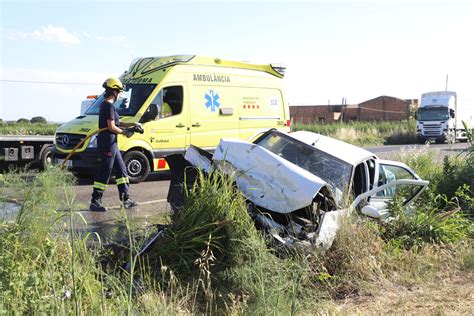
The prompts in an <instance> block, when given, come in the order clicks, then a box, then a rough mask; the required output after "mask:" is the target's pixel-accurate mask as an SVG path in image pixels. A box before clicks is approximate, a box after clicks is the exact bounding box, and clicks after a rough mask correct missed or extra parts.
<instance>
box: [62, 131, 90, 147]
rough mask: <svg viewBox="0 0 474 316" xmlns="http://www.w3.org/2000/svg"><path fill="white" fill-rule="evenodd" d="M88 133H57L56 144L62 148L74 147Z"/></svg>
mask: <svg viewBox="0 0 474 316" xmlns="http://www.w3.org/2000/svg"><path fill="white" fill-rule="evenodd" d="M84 138H86V135H81V134H69V133H57V134H56V146H57V147H59V148H61V149H66V150H68V149H73V148H74V147H76V145H77V144H79V143H80V142H81V141H82V140H83V139H84Z"/></svg>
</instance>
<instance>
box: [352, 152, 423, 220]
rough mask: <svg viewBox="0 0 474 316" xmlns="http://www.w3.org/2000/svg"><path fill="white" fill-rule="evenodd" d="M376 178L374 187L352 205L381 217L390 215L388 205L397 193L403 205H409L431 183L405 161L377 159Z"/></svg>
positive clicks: (365, 212)
mask: <svg viewBox="0 0 474 316" xmlns="http://www.w3.org/2000/svg"><path fill="white" fill-rule="evenodd" d="M375 179H376V183H374V189H372V190H370V191H368V192H366V193H364V194H361V195H359V196H358V197H357V198H356V199H355V200H354V202H353V205H352V206H353V207H358V208H359V209H361V212H362V213H364V214H366V215H369V216H372V217H379V218H385V217H388V215H389V212H388V207H387V205H388V203H389V202H390V201H392V200H393V198H394V197H395V196H396V195H398V196H400V197H401V198H402V201H403V206H404V207H408V205H409V204H410V203H411V202H412V201H413V200H414V199H415V198H416V197H417V196H418V195H420V194H421V192H422V191H423V190H424V189H425V188H426V186H427V185H428V183H429V182H428V181H424V180H421V179H420V177H419V176H418V175H417V174H416V173H415V172H414V171H413V170H411V169H410V168H409V167H408V166H407V165H405V164H404V163H401V162H396V161H389V160H377V161H376V166H375ZM362 204H363V205H362ZM371 214H372V215H371ZM373 215H374V216H373Z"/></svg>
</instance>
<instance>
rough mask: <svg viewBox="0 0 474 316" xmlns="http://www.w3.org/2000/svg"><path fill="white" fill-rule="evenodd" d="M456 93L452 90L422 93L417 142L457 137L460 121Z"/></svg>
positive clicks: (439, 141)
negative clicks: (458, 119)
mask: <svg viewBox="0 0 474 316" xmlns="http://www.w3.org/2000/svg"><path fill="white" fill-rule="evenodd" d="M456 112H457V95H456V92H453V91H436V92H427V93H423V94H422V96H421V100H420V106H419V108H418V113H417V120H416V133H417V138H418V142H419V143H425V142H426V141H430V140H434V141H436V143H444V142H445V141H447V140H448V141H454V140H455V139H456V138H459V136H460V135H458V134H459V133H460V129H461V127H460V126H458V124H460V123H461V122H458V121H457V115H456V114H457V113H456Z"/></svg>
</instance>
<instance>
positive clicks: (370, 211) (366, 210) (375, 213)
mask: <svg viewBox="0 0 474 316" xmlns="http://www.w3.org/2000/svg"><path fill="white" fill-rule="evenodd" d="M360 211H361V213H362V214H364V215H367V216H370V217H373V218H381V217H382V214H380V212H379V210H377V209H376V208H375V207H373V206H371V205H366V206H364V207H363V208H362V209H361V210H360Z"/></svg>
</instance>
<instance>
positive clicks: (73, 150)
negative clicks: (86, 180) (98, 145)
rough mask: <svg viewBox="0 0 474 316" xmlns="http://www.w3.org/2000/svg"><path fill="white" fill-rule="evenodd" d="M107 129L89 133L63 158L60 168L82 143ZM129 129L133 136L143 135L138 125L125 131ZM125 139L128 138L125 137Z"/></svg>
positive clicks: (141, 128)
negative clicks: (135, 134)
mask: <svg viewBox="0 0 474 316" xmlns="http://www.w3.org/2000/svg"><path fill="white" fill-rule="evenodd" d="M108 129H109V128H108V127H104V128H99V129H97V130H95V131H93V132H92V133H90V134H89V135H87V137H86V138H84V139H83V140H81V141H80V142H79V144H77V145H76V146H75V147H74V148H73V149H72V151H71V152H70V153H69V154H68V155H67V156H66V158H65V159H64V161H63V163H62V164H61V167H64V166H65V165H66V161H68V160H69V158H71V156H72V155H74V153H75V152H76V150H77V149H78V148H79V147H81V146H82V145H83V144H84V142H85V141H86V140H88V139H89V138H91V137H92V136H94V135H95V134H97V133H100V132H102V131H105V130H108ZM129 129H130V130H131V133H132V135H133V133H139V134H143V133H144V132H145V131H144V130H143V127H142V126H141V125H140V124H138V125H137V124H135V126H133V127H129V128H127V130H129ZM127 137H130V136H127Z"/></svg>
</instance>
